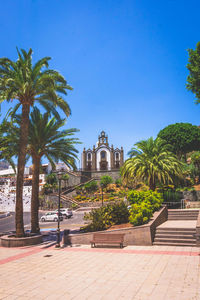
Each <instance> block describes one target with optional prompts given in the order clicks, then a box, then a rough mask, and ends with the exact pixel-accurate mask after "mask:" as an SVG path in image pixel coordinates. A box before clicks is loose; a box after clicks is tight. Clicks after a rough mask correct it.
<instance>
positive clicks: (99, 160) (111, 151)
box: [82, 131, 124, 172]
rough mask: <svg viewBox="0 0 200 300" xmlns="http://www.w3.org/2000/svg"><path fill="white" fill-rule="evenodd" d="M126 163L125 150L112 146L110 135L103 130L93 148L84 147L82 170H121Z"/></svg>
mask: <svg viewBox="0 0 200 300" xmlns="http://www.w3.org/2000/svg"><path fill="white" fill-rule="evenodd" d="M123 163H124V150H123V147H121V149H119V148H114V147H113V145H111V147H110V146H109V143H108V136H107V135H106V133H105V132H104V131H102V132H101V133H100V135H99V137H98V142H97V144H96V146H93V148H92V149H87V150H86V149H85V148H84V149H83V153H82V171H90V172H97V171H114V170H119V169H120V167H121V166H122V165H123Z"/></svg>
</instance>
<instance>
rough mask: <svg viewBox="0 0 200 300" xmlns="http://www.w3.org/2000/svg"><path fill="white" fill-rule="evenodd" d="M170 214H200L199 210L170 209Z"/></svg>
mask: <svg viewBox="0 0 200 300" xmlns="http://www.w3.org/2000/svg"><path fill="white" fill-rule="evenodd" d="M168 212H170V213H171V212H172V213H173V212H181V213H184V212H199V209H168Z"/></svg>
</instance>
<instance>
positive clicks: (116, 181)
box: [115, 179, 122, 187]
mask: <svg viewBox="0 0 200 300" xmlns="http://www.w3.org/2000/svg"><path fill="white" fill-rule="evenodd" d="M115 184H116V186H117V187H119V186H120V185H122V181H121V179H116V180H115Z"/></svg>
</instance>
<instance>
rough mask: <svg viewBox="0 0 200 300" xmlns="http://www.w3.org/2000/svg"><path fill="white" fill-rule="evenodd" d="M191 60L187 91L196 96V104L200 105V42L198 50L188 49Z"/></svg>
mask: <svg viewBox="0 0 200 300" xmlns="http://www.w3.org/2000/svg"><path fill="white" fill-rule="evenodd" d="M188 53H189V59H188V64H187V68H188V70H189V72H190V73H189V75H188V77H187V85H186V87H187V89H188V90H189V91H191V92H192V93H194V94H195V96H196V103H197V104H198V103H200V42H198V43H197V46H196V49H195V50H193V49H188Z"/></svg>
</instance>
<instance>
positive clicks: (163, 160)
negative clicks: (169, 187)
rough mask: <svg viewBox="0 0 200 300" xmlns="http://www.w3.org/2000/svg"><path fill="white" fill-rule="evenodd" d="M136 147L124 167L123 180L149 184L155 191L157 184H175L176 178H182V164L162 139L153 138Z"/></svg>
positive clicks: (139, 143)
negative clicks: (135, 180) (136, 180)
mask: <svg viewBox="0 0 200 300" xmlns="http://www.w3.org/2000/svg"><path fill="white" fill-rule="evenodd" d="M135 146H136V147H135V148H132V149H131V151H130V152H129V155H130V158H129V159H128V160H127V161H126V162H125V163H124V166H123V167H122V176H123V178H126V179H131V178H132V179H138V180H141V181H144V182H147V183H148V185H149V187H150V189H152V190H155V188H156V184H158V183H159V184H169V183H173V180H174V179H175V178H176V177H181V176H182V164H181V162H180V161H179V160H178V159H177V157H176V156H175V155H174V154H173V153H172V152H170V146H169V145H167V144H166V143H165V142H164V141H163V140H161V139H160V138H157V139H156V140H153V138H152V137H151V138H149V139H148V140H143V141H140V142H138V143H136V144H135Z"/></svg>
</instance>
